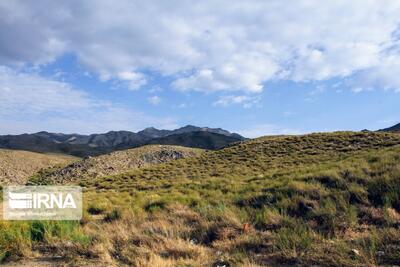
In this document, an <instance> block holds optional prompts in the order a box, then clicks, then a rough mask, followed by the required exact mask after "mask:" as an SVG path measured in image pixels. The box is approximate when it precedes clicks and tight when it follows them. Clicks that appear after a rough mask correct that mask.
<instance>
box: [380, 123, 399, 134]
mask: <svg viewBox="0 0 400 267" xmlns="http://www.w3.org/2000/svg"><path fill="white" fill-rule="evenodd" d="M379 131H381V132H400V123H398V124H396V125H394V126H392V127H389V128H386V129H382V130H379Z"/></svg>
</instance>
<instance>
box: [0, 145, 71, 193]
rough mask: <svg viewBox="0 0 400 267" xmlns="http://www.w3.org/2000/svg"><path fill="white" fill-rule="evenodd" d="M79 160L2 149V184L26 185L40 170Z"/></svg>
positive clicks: (0, 161)
mask: <svg viewBox="0 0 400 267" xmlns="http://www.w3.org/2000/svg"><path fill="white" fill-rule="evenodd" d="M77 159H78V158H75V157H72V156H66V155H56V154H41V153H34V152H28V151H20V150H7V149H0V183H1V184H2V185H5V184H24V183H25V182H26V180H27V179H28V177H29V176H31V175H33V174H35V173H36V172H38V171H39V170H40V169H43V168H49V167H54V166H63V165H67V164H69V163H72V162H73V161H75V160H77Z"/></svg>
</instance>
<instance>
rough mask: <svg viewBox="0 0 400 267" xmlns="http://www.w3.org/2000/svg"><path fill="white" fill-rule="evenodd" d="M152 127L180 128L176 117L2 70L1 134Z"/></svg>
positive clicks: (87, 131) (82, 131)
mask: <svg viewBox="0 0 400 267" xmlns="http://www.w3.org/2000/svg"><path fill="white" fill-rule="evenodd" d="M148 125H154V126H156V127H160V128H174V127H176V123H175V120H174V119H172V118H168V117H166V118H156V117H151V116H148V115H145V114H143V113H141V112H139V111H135V110H132V109H130V108H127V107H124V106H121V105H118V104H114V103H111V102H108V101H101V100H98V99H96V98H93V97H91V96H90V95H88V94H86V93H84V92H83V91H81V90H78V89H75V88H73V87H71V86H70V85H69V84H67V83H65V82H60V81H57V80H52V79H48V78H44V77H41V76H39V75H37V74H35V73H18V72H16V71H14V70H12V69H10V68H7V67H0V133H23V132H32V131H41V130H47V131H55V132H59V131H61V132H76V131H78V132H79V133H93V132H99V131H100V132H105V131H109V130H133V131H137V130H140V129H143V128H145V127H147V126H148Z"/></svg>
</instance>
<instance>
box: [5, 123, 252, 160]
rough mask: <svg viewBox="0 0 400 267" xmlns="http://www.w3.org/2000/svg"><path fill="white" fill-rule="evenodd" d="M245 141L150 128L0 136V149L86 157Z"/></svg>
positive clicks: (224, 134) (195, 130) (203, 130)
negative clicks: (138, 149) (153, 146)
mask: <svg viewBox="0 0 400 267" xmlns="http://www.w3.org/2000/svg"><path fill="white" fill-rule="evenodd" d="M244 139H245V138H244V137H243V136H241V135H239V134H236V133H231V132H229V131H226V130H223V129H221V128H209V127H196V126H193V125H187V126H185V127H181V128H179V129H175V130H159V129H156V128H153V127H150V128H146V129H144V130H142V131H139V132H137V133H135V132H130V131H110V132H107V133H102V134H90V135H82V134H63V133H49V132H45V131H42V132H38V133H33V134H21V135H0V148H6V149H18V150H27V151H33V152H42V153H62V154H69V155H74V156H79V157H85V156H95V155H100V154H105V153H109V152H113V151H116V150H124V149H129V148H135V147H139V146H142V145H146V144H163V145H180V146H186V147H195V148H203V149H219V148H222V147H225V146H227V145H228V144H231V143H234V142H238V141H242V140H244Z"/></svg>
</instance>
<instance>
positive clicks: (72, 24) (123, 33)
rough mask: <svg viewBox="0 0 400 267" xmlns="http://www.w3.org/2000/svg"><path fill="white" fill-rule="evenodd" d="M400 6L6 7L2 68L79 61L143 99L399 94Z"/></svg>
mask: <svg viewBox="0 0 400 267" xmlns="http://www.w3.org/2000/svg"><path fill="white" fill-rule="evenodd" d="M399 14H400V1H398V0H353V1H348V0H332V1H320V0H289V1H281V0H268V1H264V0H263V1H255V0H250V1H228V0H217V1H196V2H193V1H176V0H172V1H162V0H158V1H157V0H156V1H131V0H129V1H128V0H126V1H124V0H121V1H117V2H115V1H114V2H111V1H106V0H87V1H64V2H58V1H57V2H55V1H50V0H39V1H34V2H33V1H22V0H21V1H17V0H16V1H2V2H1V3H0V51H1V52H0V64H1V65H6V66H13V67H14V66H21V65H26V64H31V65H40V64H45V63H48V62H52V61H54V60H55V59H56V58H57V57H60V56H61V55H63V54H65V53H73V54H74V55H76V56H77V58H78V60H79V62H80V63H81V64H82V65H83V66H84V67H85V68H86V69H87V70H88V71H89V72H91V73H93V74H95V75H98V77H99V78H100V79H101V80H109V79H116V80H118V81H122V82H126V83H127V86H128V88H129V89H132V90H136V89H138V88H140V87H141V86H143V85H145V84H146V83H147V81H148V78H149V77H148V75H149V74H148V73H153V72H155V73H158V74H159V75H162V76H167V77H170V78H171V79H172V82H171V85H172V87H173V88H175V89H177V90H182V91H188V90H197V91H205V92H214V91H242V92H246V93H258V92H261V91H262V90H263V89H264V84H265V82H268V81H271V80H281V79H285V80H293V81H298V82H303V81H321V80H326V79H331V78H335V77H339V78H349V79H350V80H349V81H348V84H349V85H350V86H351V87H353V88H371V87H373V88H384V89H386V90H399V88H400V80H399V75H395V74H396V73H397V74H398V73H400V72H399V71H400V66H399V63H398V62H400V41H399V39H400V34H399V33H400V31H399V22H400V16H399Z"/></svg>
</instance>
